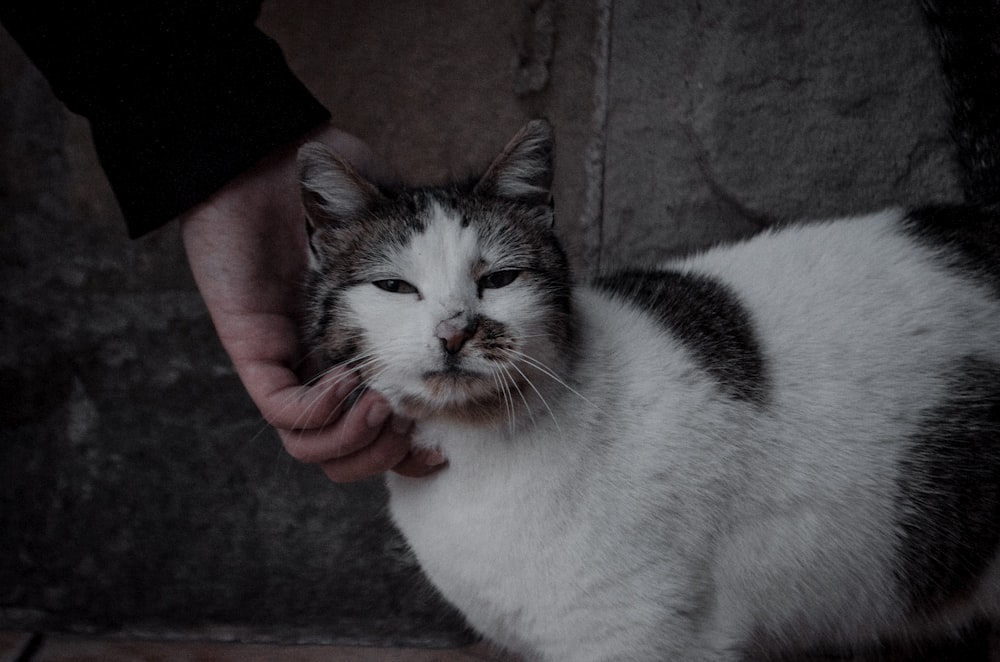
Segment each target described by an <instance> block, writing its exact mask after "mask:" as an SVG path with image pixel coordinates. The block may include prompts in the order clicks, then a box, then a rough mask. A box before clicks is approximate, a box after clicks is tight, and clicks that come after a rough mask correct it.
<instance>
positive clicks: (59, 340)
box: [0, 0, 960, 644]
mask: <svg viewBox="0 0 1000 662" xmlns="http://www.w3.org/2000/svg"><path fill="white" fill-rule="evenodd" d="M261 25H262V27H263V28H264V29H265V30H266V31H268V32H269V33H270V34H272V35H273V36H274V37H275V38H276V39H277V40H278V41H279V42H280V43H281V44H282V45H283V47H284V48H285V51H286V54H287V56H288V59H289V61H290V63H291V64H292V66H293V68H295V69H296V71H297V72H298V73H299V74H300V75H301V76H302V78H303V79H304V80H305V81H306V82H307V83H308V84H309V85H310V87H311V88H312V89H313V90H314V91H315V92H316V94H317V95H319V96H320V98H321V99H322V100H323V101H324V102H325V103H326V104H328V106H329V107H330V108H331V109H332V111H333V114H334V117H335V121H336V122H337V123H338V124H340V125H341V126H343V127H344V128H346V129H348V130H351V131H353V132H354V133H356V134H358V135H360V136H362V137H363V138H365V139H366V140H368V141H369V142H370V143H371V144H372V145H373V146H374V147H375V148H376V149H377V150H378V151H380V152H381V153H383V154H384V155H385V156H386V157H387V158H388V159H389V160H390V161H391V162H392V163H393V164H395V165H396V166H397V168H398V169H399V170H400V171H401V172H403V173H404V174H406V175H408V176H409V177H411V178H412V179H414V180H417V181H427V180H433V179H438V178H441V177H444V176H447V175H448V174H449V173H467V172H469V171H470V170H472V169H474V168H475V167H478V166H481V165H484V164H485V163H486V162H487V161H488V160H489V159H490V158H491V157H492V156H493V154H494V153H495V152H496V151H497V150H498V149H499V148H500V147H501V146H502V145H503V144H504V142H505V141H506V140H507V138H508V137H509V136H510V135H511V134H513V132H514V131H515V130H516V129H517V127H518V126H519V125H520V124H521V123H522V122H523V121H525V120H526V119H528V118H530V117H533V116H537V115H546V116H548V117H549V118H550V119H551V120H552V121H553V122H554V123H555V125H556V127H557V140H558V157H557V164H558V165H557V167H558V174H557V177H556V200H557V210H558V211H557V214H558V221H557V222H558V224H559V225H560V227H561V228H562V230H563V232H564V236H565V237H566V239H567V243H568V244H569V246H570V248H571V251H572V254H573V257H574V261H575V263H576V264H577V266H578V267H579V268H580V269H581V270H584V271H595V270H597V269H606V268H610V267H611V266H613V265H614V264H619V263H622V262H625V261H633V260H639V261H645V260H650V259H654V258H656V257H658V256H662V255H666V254H669V253H671V252H675V251H678V250H683V249H689V248H694V247H700V246H704V245H706V244H708V243H711V242H714V241H719V240H723V239H729V238H736V237H741V236H746V235H747V234H749V233H752V232H754V231H756V230H757V229H759V228H760V227H761V226H763V225H766V224H769V223H772V222H775V221H780V220H782V219H786V218H791V217H799V216H826V215H831V214H836V213H838V212H841V211H848V212H851V211H859V210H867V209H873V208H875V207H878V206H881V205H883V204H887V203H898V204H911V203H916V202H922V201H926V200H928V199H938V200H954V199H958V198H959V197H960V192H959V190H958V185H957V176H956V174H955V172H954V169H953V166H952V161H951V159H952V146H951V143H950V141H949V140H948V126H947V110H946V107H945V105H944V98H943V86H942V84H941V81H940V79H939V74H938V69H937V62H936V57H935V53H934V50H933V48H932V46H931V44H930V41H929V39H928V35H927V34H926V32H925V29H924V26H923V25H922V23H921V16H920V13H919V10H918V8H917V7H916V4H915V3H913V2H910V1H909V0H844V1H843V2H836V3H831V2H822V1H820V0H799V1H796V0H760V1H759V2H753V3H736V2H729V1H727V0H701V1H695V0H677V1H673V2H655V1H653V0H615V1H612V0H590V1H587V2H582V1H581V2H570V1H569V0H562V1H561V2H557V1H555V0H502V1H498V2H492V3H481V2H476V3H472V2H468V3H466V2H459V1H445V2H436V3H418V2H412V1H411V2H407V1H404V0H391V1H389V2H380V3H357V2H348V1H346V0H337V1H335V2H321V1H319V0H282V1H281V2H278V1H277V0H272V1H271V2H268V3H266V4H265V8H264V11H263V13H262V17H261ZM88 140H89V136H88V129H87V126H86V123H85V122H84V121H82V120H81V119H79V118H77V117H74V116H72V115H70V114H68V113H67V112H66V111H65V110H63V109H62V108H61V106H60V105H59V104H58V102H57V101H56V100H55V99H54V98H53V97H52V95H51V93H50V92H49V90H48V88H47V86H46V84H45V82H44V80H42V79H41V78H40V76H39V74H38V73H37V72H36V71H35V70H34V69H33V68H32V67H31V65H30V64H29V63H27V62H26V60H25V59H24V58H23V56H22V54H21V53H20V51H19V50H18V48H17V46H16V44H14V43H13V42H12V40H11V39H10V38H9V37H8V36H7V35H6V33H2V32H0V153H2V154H3V159H2V160H0V230H2V234H3V238H4V241H3V242H2V243H0V338H2V345H0V447H2V449H3V450H2V456H0V526H2V531H3V544H2V545H0V609H2V611H0V627H26V628H44V627H52V628H59V629H73V630H83V631H91V630H98V631H103V630H122V631H126V632H143V631H145V632H158V633H162V632H165V631H167V632H173V633H178V634H186V635H192V634H208V635H209V636H215V637H221V638H225V637H242V638H258V639H260V638H280V639H288V640H336V641H366V642H374V643H387V642H390V641H396V642H407V643H413V642H418V643H419V642H423V643H433V644H447V643H449V642H456V641H460V640H463V638H464V637H465V636H466V635H464V634H463V630H462V626H461V623H460V621H459V620H458V619H457V618H456V617H455V616H454V615H453V614H451V613H450V612H449V611H448V610H447V609H445V608H444V607H442V605H441V604H440V603H439V602H437V601H436V600H435V599H434V597H433V595H432V594H431V593H430V592H429V591H428V590H427V588H426V586H425V585H424V584H423V583H422V582H421V580H420V579H419V576H418V574H417V572H416V570H415V568H414V566H413V565H412V563H411V561H410V559H409V557H408V556H407V553H406V551H405V548H404V546H403V545H402V543H401V542H400V540H399V539H398V537H396V536H395V535H394V534H393V533H392V532H391V530H390V529H389V528H388V526H387V524H386V521H385V518H384V516H383V513H382V507H383V499H384V494H383V490H382V488H381V485H380V482H379V481H378V480H371V481H368V482H365V483H361V484H357V485H346V486H338V485H333V484H331V483H329V482H327V481H326V480H325V478H324V477H323V476H322V475H321V473H320V472H319V470H318V469H316V468H314V467H309V466H301V465H298V464H296V463H295V462H294V461H292V460H290V459H289V458H288V457H286V456H285V455H284V453H283V451H282V449H281V446H280V444H279V442H278V441H277V439H276V437H275V436H274V435H273V434H272V433H271V432H270V431H269V430H268V429H267V427H266V426H265V425H264V424H263V423H262V421H261V419H260V417H259V416H258V414H257V413H256V411H255V410H254V407H253V405H252V404H251V403H250V401H249V399H248V398H247V397H246V396H245V394H244V393H243V391H242V388H241V386H240V384H239V381H238V380H237V378H236V376H235V374H234V373H233V371H232V369H231V368H230V366H229V364H228V361H227V359H226V357H225V355H224V354H223V352H222V351H221V349H220V347H219V344H218V342H217V340H216V339H215V337H214V333H213V330H212V327H211V324H210V322H209V321H208V318H207V315H206V312H205V310H204V307H203V305H202V303H201V301H200V299H199V297H198V295H197V292H196V290H195V288H194V285H193V283H192V280H191V278H190V276H189V275H188V273H187V268H186V265H185V261H184V257H183V253H182V251H181V248H180V243H179V240H178V236H177V231H176V228H174V227H168V228H165V229H163V230H161V231H159V232H157V233H154V234H153V235H152V236H150V237H147V238H145V239H142V240H140V241H137V242H131V243H130V242H128V241H127V240H125V239H124V231H123V227H122V224H121V219H120V217H119V212H118V210H117V207H116V205H115V202H114V200H113V198H112V197H111V195H110V193H109V190H108V187H107V184H106V183H105V182H104V180H103V179H102V175H101V173H100V170H99V168H98V166H97V163H96V160H95V157H94V154H93V152H92V150H91V147H90V145H89V142H88Z"/></svg>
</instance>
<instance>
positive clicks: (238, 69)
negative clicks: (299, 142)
mask: <svg viewBox="0 0 1000 662" xmlns="http://www.w3.org/2000/svg"><path fill="white" fill-rule="evenodd" d="M258 11H259V2H254V1H241V0H235V1H234V0H227V1H219V0H194V1H191V0H155V1H148V0H147V1H145V2H115V1H114V0H104V1H101V0H74V1H73V2H62V1H54V0H27V1H25V0H2V2H0V22H2V23H3V25H4V27H5V28H6V29H7V31H8V32H10V34H11V35H12V36H13V37H14V38H15V39H16V40H17V41H18V42H19V43H20V45H21V47H22V48H23V49H24V51H25V53H27V55H28V57H30V58H31V59H32V61H33V62H34V63H35V65H36V66H37V67H38V68H39V69H40V70H41V71H42V73H43V74H44V75H45V76H46V78H47V79H48V81H49V83H50V84H51V86H52V89H53V91H54V92H55V94H56V95H57V96H58V97H59V98H60V99H61V100H62V101H63V103H65V104H66V106H67V107H68V108H69V109H70V110H72V111H73V112H75V113H79V114H80V115H83V116H84V117H86V118H87V119H88V120H89V121H90V126H91V132H92V134H93V138H94V143H95V146H96V148H97V153H98V156H99V157H100V160H101V165H102V167H103V168H104V171H105V172H106V174H107V176H108V179H109V181H110V182H111V186H112V188H113V190H114V192H115V196H116V197H117V199H118V202H119V204H120V205H121V208H122V211H123V213H124V215H125V219H126V222H127V224H128V231H129V235H130V236H132V237H138V236H140V235H142V234H144V233H146V232H149V231H150V230H153V229H155V228H157V227H159V226H161V225H163V224H164V223H166V222H167V221H169V220H170V219H172V218H174V217H176V216H178V215H179V214H181V213H183V212H184V211H186V210H187V209H189V208H190V207H192V206H193V205H195V204H197V203H198V202H201V201H202V200H204V199H205V198H207V197H208V196H210V195H211V194H212V193H214V192H215V191H217V190H218V189H219V188H221V187H222V186H223V185H224V184H225V183H226V182H227V181H229V180H230V179H232V178H233V177H235V176H236V175H238V174H239V173H240V172H242V171H244V170H246V169H247V168H249V167H250V166H252V165H254V164H255V163H256V162H257V161H259V160H260V159H261V158H263V157H264V156H266V155H267V154H269V153H270V152H272V151H274V150H275V149H277V148H278V147H280V146H282V145H285V144H287V143H290V142H292V141H293V140H295V139H297V138H299V137H300V136H302V135H303V134H304V133H306V132H307V131H308V130H310V129H312V128H314V127H316V126H318V125H319V124H321V123H323V122H324V121H326V120H327V119H329V113H328V111H327V110H326V109H325V108H323V106H322V105H320V103H319V102H318V101H316V99H315V98H314V97H313V96H312V95H311V94H310V93H309V91H308V90H307V89H306V88H305V87H304V86H303V85H302V83H301V82H300V81H299V80H298V79H297V78H296V77H295V76H294V74H292V72H291V71H290V70H289V68H288V66H287V64H286V62H285V59H284V56H283V55H282V53H281V50H280V48H279V47H278V45H277V44H276V43H274V41H272V40H271V39H270V38H268V37H267V36H266V35H265V34H263V33H262V32H260V31H259V30H258V29H257V27H256V26H255V24H254V21H255V20H256V16H257V13H258Z"/></svg>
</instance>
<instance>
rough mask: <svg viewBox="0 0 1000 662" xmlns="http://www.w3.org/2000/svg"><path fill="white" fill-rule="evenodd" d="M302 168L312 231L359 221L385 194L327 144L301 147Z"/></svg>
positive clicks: (303, 191) (301, 182) (301, 177)
mask: <svg viewBox="0 0 1000 662" xmlns="http://www.w3.org/2000/svg"><path fill="white" fill-rule="evenodd" d="M298 165H299V185H300V187H301V190H302V204H303V206H304V207H305V210H306V218H307V219H308V221H309V225H310V230H312V229H314V228H320V227H324V226H327V225H342V224H344V223H350V222H352V221H355V220H357V219H359V218H360V217H361V216H362V215H363V214H364V212H365V211H366V210H367V209H368V208H369V207H370V206H371V204H372V202H374V201H375V200H376V199H377V198H378V197H379V196H380V195H381V194H380V193H379V190H378V187H376V186H375V185H374V184H372V183H371V182H369V181H368V180H367V179H365V178H364V177H363V176H362V175H361V174H360V173H359V172H358V171H357V170H355V169H354V167H353V166H352V165H351V164H350V163H348V162H347V161H345V160H344V159H342V158H341V157H339V156H338V155H337V154H336V153H334V152H333V151H332V150H331V149H330V148H329V147H327V146H326V145H324V144H323V143H319V142H310V143H306V144H305V145H303V146H302V147H301V148H299V155H298Z"/></svg>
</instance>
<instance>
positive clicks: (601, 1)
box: [583, 0, 614, 273]
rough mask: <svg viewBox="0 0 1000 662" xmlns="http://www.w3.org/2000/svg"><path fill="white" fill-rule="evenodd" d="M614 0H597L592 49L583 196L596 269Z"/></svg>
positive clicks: (601, 245) (601, 224)
mask: <svg viewBox="0 0 1000 662" xmlns="http://www.w3.org/2000/svg"><path fill="white" fill-rule="evenodd" d="M613 5H614V0H597V10H598V11H597V30H596V39H595V42H596V43H595V45H594V50H593V62H594V91H593V94H594V96H593V102H594V112H593V116H592V118H591V140H590V144H589V145H588V146H587V151H586V160H587V161H586V169H585V171H586V174H587V186H586V191H585V199H584V212H583V213H584V223H583V226H584V227H586V228H590V227H593V228H595V230H596V234H597V249H596V253H597V256H596V259H595V261H596V263H597V273H601V270H602V269H603V261H604V168H605V157H606V155H607V124H608V90H609V85H610V79H609V76H610V69H611V19H612V8H613Z"/></svg>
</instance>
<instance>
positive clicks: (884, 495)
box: [349, 209, 1000, 662]
mask: <svg viewBox="0 0 1000 662" xmlns="http://www.w3.org/2000/svg"><path fill="white" fill-rule="evenodd" d="M435 214H436V220H435V221H434V222H432V223H430V225H429V227H428V230H427V232H426V233H424V234H423V235H419V236H418V237H417V239H416V241H415V242H414V243H413V244H412V246H411V247H410V248H409V249H408V250H407V251H406V252H405V254H403V255H401V256H400V264H401V265H403V271H405V273H400V274H386V275H385V277H386V278H389V277H399V278H404V277H405V279H406V280H407V281H408V282H411V283H412V284H413V285H415V286H416V287H417V289H418V290H419V291H420V295H419V296H417V295H406V296H407V297H408V298H407V299H406V300H405V301H404V302H401V300H400V298H399V297H400V295H398V294H397V295H393V294H390V293H385V292H381V291H378V290H376V289H375V288H366V289H364V290H359V291H358V292H357V293H352V295H351V296H352V298H351V299H350V300H349V302H350V303H349V305H350V306H351V307H352V308H353V309H354V310H355V311H356V313H357V315H358V316H359V317H360V319H361V320H362V323H363V325H364V326H365V327H366V328H367V329H370V330H372V331H373V332H374V333H376V334H377V333H378V332H379V329H380V327H382V326H384V324H382V323H381V321H380V320H384V319H386V318H392V319H394V320H401V324H402V326H401V327H399V328H396V329H395V330H394V331H393V334H392V338H390V337H388V334H387V335H386V337H384V338H377V339H376V341H375V344H376V345H377V346H378V347H379V350H378V351H379V354H380V357H381V360H382V361H383V363H384V365H383V368H384V371H383V372H381V373H380V375H379V376H378V378H377V379H376V381H375V383H374V384H373V386H374V387H375V388H376V389H377V390H379V391H381V392H383V393H385V394H386V395H387V397H389V398H390V400H391V401H398V400H399V399H400V398H401V397H403V395H405V394H406V393H411V392H419V391H420V390H421V389H422V388H423V386H422V384H421V377H420V375H421V373H422V372H423V371H425V370H427V369H429V368H428V366H433V365H435V363H436V362H438V361H440V358H439V357H440V353H441V352H440V347H439V345H438V341H437V339H436V338H435V336H434V333H433V330H434V328H435V325H436V324H437V323H438V322H440V320H441V319H444V317H443V316H445V315H448V314H450V313H451V312H453V310H455V309H459V308H461V309H463V310H469V309H475V308H476V307H477V306H481V307H482V309H483V310H484V311H486V312H487V313H489V314H490V315H492V316H495V317H496V318H498V319H503V320H507V321H511V320H513V321H514V323H515V324H518V325H520V330H521V332H522V333H523V334H524V335H526V336H530V335H532V332H531V323H532V320H531V311H532V301H531V300H530V298H528V299H526V298H525V294H526V292H527V291H528V290H527V288H523V287H520V286H519V285H518V284H517V283H515V284H514V285H511V286H510V287H508V288H502V289H498V290H491V291H487V292H486V293H485V296H484V298H483V299H482V300H477V299H476V296H475V294H476V293H475V291H474V286H472V285H469V283H471V282H472V281H471V279H470V278H468V276H467V274H468V273H469V271H470V270H471V269H473V268H474V265H475V264H476V263H477V261H478V260H480V259H481V258H482V257H483V256H481V255H479V254H478V252H477V250H476V248H475V246H476V237H475V236H474V235H475V231H474V230H473V229H471V228H461V227H460V225H459V224H458V223H457V222H455V220H454V219H449V218H447V214H444V213H443V212H442V211H441V210H440V209H438V210H436V211H435ZM900 217H901V214H900V213H899V212H895V211H888V212H884V213H881V214H876V215H872V216H868V217H864V218H858V219H846V220H841V221H837V222H836V223H821V224H815V225H808V226H802V227H796V228H792V229H788V230H784V231H779V232H773V233H767V234H764V235H762V236H759V237H757V238H755V239H753V240H751V241H749V242H747V243H744V244H740V245H736V246H732V247H723V248H718V249H715V250H712V251H708V252H706V253H704V254H702V255H699V256H695V257H691V258H688V259H684V260H681V261H678V262H675V263H672V264H670V265H669V266H670V267H671V268H674V269H680V270H686V271H690V272H694V273H704V274H710V275H712V276H714V277H717V278H719V279H721V280H722V281H724V282H725V283H727V284H728V285H729V286H730V287H731V288H732V290H733V291H735V292H736V293H737V294H738V295H739V297H740V298H741V300H742V301H743V302H744V304H745V305H746V306H747V308H748V309H749V310H751V311H752V314H753V317H754V323H755V326H756V332H757V336H758V338H759V339H760V341H761V342H762V344H763V352H764V355H765V357H766V365H767V369H768V377H769V380H770V386H769V390H770V400H769V403H768V404H767V406H765V407H757V406H755V405H754V404H752V403H745V402H738V401H734V400H732V399H727V398H724V397H719V396H718V393H717V391H716V387H715V385H714V384H713V383H712V382H711V380H709V379H707V378H705V377H704V376H703V375H702V374H701V373H700V372H699V371H698V370H697V369H696V367H695V364H694V363H693V361H692V359H691V357H690V356H689V355H688V354H687V352H686V351H685V349H684V348H683V347H682V346H681V345H680V344H679V343H678V342H677V341H676V340H674V339H673V338H671V337H670V336H669V335H668V334H667V333H666V332H665V331H664V329H663V328H662V327H661V326H660V325H659V324H657V323H656V322H654V321H653V320H652V319H651V318H650V317H649V316H648V315H646V314H644V313H642V312H640V311H638V310H637V309H635V308H631V307H628V306H626V305H624V304H622V303H620V302H618V301H616V300H614V299H612V298H610V297H608V296H607V295H604V294H601V293H598V292H596V291H594V290H590V289H586V288H581V289H580V290H578V292H577V293H576V295H575V299H574V302H573V303H574V306H575V311H576V315H577V318H578V319H577V321H578V324H579V336H578V337H577V343H578V348H579V354H580V356H581V357H582V358H581V360H580V363H579V365H578V366H577V367H576V370H575V373H574V374H571V375H568V374H567V375H560V378H561V379H563V380H565V382H566V384H562V383H559V382H558V381H556V380H555V379H552V378H549V377H546V376H542V375H540V374H537V373H536V374H533V376H532V382H533V385H534V388H535V389H537V393H536V392H532V391H531V390H529V391H528V392H525V393H524V394H523V396H524V400H525V401H526V402H528V403H530V405H531V409H530V413H521V414H519V415H518V418H517V421H516V423H517V424H516V425H513V426H512V425H508V424H504V423H503V422H501V423H499V424H496V425H489V426H475V425H472V424H469V425H462V424H458V423H441V422H434V421H426V422H422V423H420V424H419V428H418V432H417V434H418V440H419V442H420V443H422V444H425V445H428V446H434V447H437V448H439V449H440V450H441V451H442V452H443V453H444V454H445V455H446V456H447V458H448V459H449V462H450V464H449V466H448V468H447V469H445V470H444V471H442V472H440V473H438V474H436V475H434V476H432V477H430V478H425V479H408V478H404V477H401V476H397V475H390V476H389V477H388V485H389V489H390V492H391V510H392V514H393V517H394V519H395V521H396V523H397V524H398V526H399V528H400V529H401V530H402V532H403V533H404V535H405V536H406V538H407V540H408V541H409V543H410V545H412V547H413V549H414V551H415V552H416V555H417V557H418V558H419V560H420V563H421V565H422V567H423V568H424V570H425V571H426V573H427V575H428V576H429V577H430V579H431V580H432V581H433V582H434V583H435V584H436V585H437V586H438V587H439V588H440V589H441V591H442V592H443V594H444V595H445V596H446V597H447V598H448V599H449V600H450V601H452V602H453V603H454V604H455V605H456V606H457V607H458V608H459V609H460V610H461V611H462V612H463V613H464V614H465V615H466V616H467V618H468V619H469V621H470V623H471V624H472V625H473V626H474V627H475V628H477V629H478V630H480V631H481V632H483V633H485V634H486V635H487V636H488V637H490V638H492V639H494V640H496V641H497V642H498V643H500V644H501V645H504V646H507V647H509V648H510V649H511V650H514V651H517V652H520V653H522V654H524V655H526V656H528V659H540V660H566V661H571V662H587V661H588V660H594V661H596V660H667V659H669V660H679V661H688V660H690V661H694V660H706V661H707V660H716V661H725V660H735V659H738V654H737V651H738V649H739V646H740V645H742V644H744V643H746V642H747V641H749V640H750V638H751V637H752V636H753V635H754V633H755V632H759V631H767V632H770V633H772V634H773V635H775V636H777V637H778V638H779V639H781V640H784V641H786V642H788V643H790V644H810V643H815V642H817V641H830V640H833V641H841V642H859V641H872V640H874V639H875V638H877V637H880V636H883V635H886V634H891V633H894V632H899V631H902V630H904V629H905V628H906V627H909V625H908V624H907V623H906V622H905V619H904V614H903V605H902V604H901V602H900V598H899V597H897V596H896V594H895V590H896V589H895V588H894V586H893V577H892V574H891V573H892V563H893V550H892V549H890V548H889V547H888V544H889V538H888V536H887V535H886V528H887V527H891V526H892V525H893V522H892V517H891V515H892V513H891V511H890V509H891V507H892V499H893V493H892V491H893V489H894V488H893V482H892V480H891V479H892V477H893V476H894V475H895V474H894V472H895V471H896V470H895V468H894V467H895V466H896V460H897V458H898V453H899V452H900V451H899V446H898V445H896V444H892V443H873V440H876V439H883V440H884V439H899V438H904V437H905V436H906V435H907V434H911V433H913V432H914V431H915V426H916V424H917V419H918V416H919V414H920V412H921V411H922V410H924V409H925V408H926V407H927V406H928V405H932V404H934V403H937V402H940V401H941V399H942V398H943V397H944V396H946V395H947V393H946V391H945V389H946V384H945V383H944V382H943V381H942V380H941V379H939V378H937V377H936V376H935V375H937V374H940V373H942V372H944V371H946V370H947V368H948V367H949V366H950V365H954V364H956V363H957V361H958V360H959V359H961V357H963V356H965V355H967V354H970V353H975V354H979V355H981V356H984V357H988V358H990V359H992V360H993V361H997V362H1000V335H998V331H997V329H1000V306H998V304H997V303H996V302H995V300H993V299H992V298H991V297H992V294H991V292H990V291H989V290H988V289H987V288H986V287H985V286H983V285H980V284H977V283H976V282H973V281H970V280H966V279H963V278H961V277H959V276H957V275H955V274H954V273H951V272H948V271H946V270H945V269H944V268H943V267H942V266H941V263H940V262H938V261H935V260H934V259H933V256H932V255H931V254H930V252H929V250H927V249H924V248H921V247H918V246H916V245H914V243H913V242H912V241H911V240H910V239H908V238H906V237H905V236H904V235H903V233H902V232H900V230H899V225H898V222H899V219H900ZM455 283H463V285H461V286H460V287H458V288H456V287H455ZM470 288H472V289H470ZM401 336H402V337H406V338H408V340H406V341H405V342H403V341H399V340H398V338H399V337H401ZM530 344H531V343H530V342H529V347H528V348H527V349H528V350H529V351H536V350H537V351H541V350H540V348H538V347H535V348H534V349H532V348H531V347H530ZM570 386H571V387H572V389H571V388H570ZM515 397H519V396H515ZM998 574H1000V569H998V570H996V571H994V572H993V575H994V578H995V577H996V576H997V575H998ZM989 583H991V584H992V586H986V585H985V584H984V586H983V587H981V589H980V595H978V596H974V598H975V600H976V601H977V603H978V604H979V605H980V606H987V607H989V608H993V609H995V608H996V598H995V596H996V595H997V592H996V591H995V589H996V586H997V584H996V582H995V581H993V580H990V582H989Z"/></svg>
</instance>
